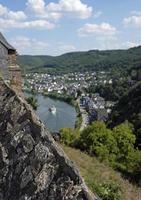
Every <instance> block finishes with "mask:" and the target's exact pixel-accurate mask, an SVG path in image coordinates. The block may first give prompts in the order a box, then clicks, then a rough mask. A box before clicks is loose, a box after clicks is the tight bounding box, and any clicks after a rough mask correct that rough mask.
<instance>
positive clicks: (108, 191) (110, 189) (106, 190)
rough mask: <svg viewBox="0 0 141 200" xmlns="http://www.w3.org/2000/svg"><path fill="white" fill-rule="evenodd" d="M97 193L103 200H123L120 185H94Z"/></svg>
mask: <svg viewBox="0 0 141 200" xmlns="http://www.w3.org/2000/svg"><path fill="white" fill-rule="evenodd" d="M94 189H95V192H96V193H97V194H98V196H99V197H100V198H102V200H121V199H122V197H121V194H122V192H121V188H120V186H119V185H117V184H115V183H113V182H111V183H102V184H94Z"/></svg>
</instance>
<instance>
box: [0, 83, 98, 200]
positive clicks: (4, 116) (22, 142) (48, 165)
mask: <svg viewBox="0 0 141 200" xmlns="http://www.w3.org/2000/svg"><path fill="white" fill-rule="evenodd" d="M35 199H37V200H71V199H72V200H96V199H98V198H97V197H96V196H95V195H93V194H91V193H90V192H89V190H88V189H87V187H86V185H85V183H84V181H83V179H82V178H81V177H80V175H79V172H78V170H77V169H76V167H75V166H74V164H73V163H72V162H71V161H70V160H69V159H68V158H67V156H66V155H65V154H64V153H63V151H62V150H61V149H60V147H59V146H58V145H57V144H56V142H55V141H54V140H53V138H52V136H51V135H50V133H49V132H48V131H47V129H46V128H45V126H44V125H43V124H42V122H41V121H40V120H39V119H38V118H37V116H36V115H35V113H34V111H33V110H32V109H31V107H30V106H29V105H28V104H27V103H26V102H25V100H24V99H23V98H22V97H19V96H18V95H17V94H16V93H15V92H14V91H13V90H11V89H10V88H9V87H8V86H7V85H6V84H5V83H4V82H3V81H0V200H35Z"/></svg>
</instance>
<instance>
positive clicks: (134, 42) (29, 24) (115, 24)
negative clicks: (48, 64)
mask: <svg viewBox="0 0 141 200" xmlns="http://www.w3.org/2000/svg"><path fill="white" fill-rule="evenodd" d="M0 31H1V32H2V33H3V34H4V36H5V37H6V39H7V40H8V41H9V43H11V44H12V45H13V46H14V47H15V48H16V49H17V51H18V53H19V54H31V55H60V54H63V53H66V52H71V51H86V50H92V49H100V50H101V49H102V50H103V49H104V50H105V49H127V48H131V47H134V46H139V45H141V0H118V1H116V0H0Z"/></svg>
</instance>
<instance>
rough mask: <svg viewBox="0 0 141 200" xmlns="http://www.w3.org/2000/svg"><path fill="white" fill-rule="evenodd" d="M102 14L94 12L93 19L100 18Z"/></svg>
mask: <svg viewBox="0 0 141 200" xmlns="http://www.w3.org/2000/svg"><path fill="white" fill-rule="evenodd" d="M102 14H103V12H102V11H98V12H96V13H95V14H94V15H93V16H94V18H98V17H100V16H101V15H102Z"/></svg>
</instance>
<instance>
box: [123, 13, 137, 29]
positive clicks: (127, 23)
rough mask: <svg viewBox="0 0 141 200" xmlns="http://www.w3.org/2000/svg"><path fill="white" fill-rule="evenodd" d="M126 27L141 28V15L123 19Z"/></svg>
mask: <svg viewBox="0 0 141 200" xmlns="http://www.w3.org/2000/svg"><path fill="white" fill-rule="evenodd" d="M123 24H124V25H125V26H132V27H141V15H133V16H130V17H127V18H124V19H123Z"/></svg>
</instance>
